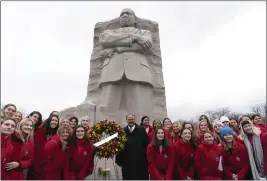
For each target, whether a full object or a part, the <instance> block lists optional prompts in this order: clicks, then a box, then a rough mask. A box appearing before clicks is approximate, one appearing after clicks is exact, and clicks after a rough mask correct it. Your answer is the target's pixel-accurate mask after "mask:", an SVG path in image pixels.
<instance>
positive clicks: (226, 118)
mask: <svg viewBox="0 0 267 181" xmlns="http://www.w3.org/2000/svg"><path fill="white" fill-rule="evenodd" d="M220 121H221V123H223V122H226V121H227V122H229V123H230V120H229V118H228V117H226V116H222V117H221V118H220Z"/></svg>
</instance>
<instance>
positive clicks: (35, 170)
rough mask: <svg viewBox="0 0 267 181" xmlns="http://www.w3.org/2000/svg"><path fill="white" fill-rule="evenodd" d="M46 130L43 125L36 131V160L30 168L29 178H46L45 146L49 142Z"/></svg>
mask: <svg viewBox="0 0 267 181" xmlns="http://www.w3.org/2000/svg"><path fill="white" fill-rule="evenodd" d="M48 140H50V139H47V136H46V132H45V129H44V127H43V126H41V127H39V128H37V129H36V130H35V131H34V160H33V163H32V167H31V168H30V169H29V170H28V174H27V180H44V171H43V168H44V166H43V155H44V146H45V144H46V143H47V141H48Z"/></svg>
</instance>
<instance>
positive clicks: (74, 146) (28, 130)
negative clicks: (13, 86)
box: [1, 104, 95, 180]
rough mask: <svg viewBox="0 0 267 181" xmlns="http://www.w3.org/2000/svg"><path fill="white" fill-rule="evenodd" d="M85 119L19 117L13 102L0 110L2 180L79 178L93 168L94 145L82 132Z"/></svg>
mask: <svg viewBox="0 0 267 181" xmlns="http://www.w3.org/2000/svg"><path fill="white" fill-rule="evenodd" d="M88 129H89V118H88V117H87V116H85V117H83V118H82V119H81V124H80V125H78V118H76V117H72V118H70V119H60V118H59V112H57V111H53V112H51V114H50V115H49V117H48V118H47V119H46V120H43V119H42V114H41V113H40V112H38V111H33V112H32V113H30V114H29V115H28V116H27V117H25V118H24V117H23V116H22V114H21V113H20V112H17V108H16V106H15V105H14V104H7V105H5V106H4V107H3V109H2V110H1V179H2V180H25V179H27V180H83V179H85V178H86V177H87V176H88V175H90V174H92V172H93V169H94V151H95V148H94V146H93V144H92V143H91V142H90V138H89V137H88V136H87V135H86V134H85V133H86V131H87V130H88Z"/></svg>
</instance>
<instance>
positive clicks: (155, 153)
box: [147, 143, 174, 180]
mask: <svg viewBox="0 0 267 181" xmlns="http://www.w3.org/2000/svg"><path fill="white" fill-rule="evenodd" d="M147 160H148V172H149V174H150V180H171V179H172V171H173V164H174V155H173V147H172V146H170V147H168V148H164V147H163V148H162V152H161V153H160V151H159V148H156V147H155V146H153V145H152V144H151V143H150V144H149V145H148V147H147Z"/></svg>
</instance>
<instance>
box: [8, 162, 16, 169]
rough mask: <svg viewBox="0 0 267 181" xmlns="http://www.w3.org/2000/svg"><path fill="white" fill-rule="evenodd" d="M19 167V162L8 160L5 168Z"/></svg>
mask: <svg viewBox="0 0 267 181" xmlns="http://www.w3.org/2000/svg"><path fill="white" fill-rule="evenodd" d="M18 167H19V162H9V163H7V164H6V170H12V169H15V168H18Z"/></svg>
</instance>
